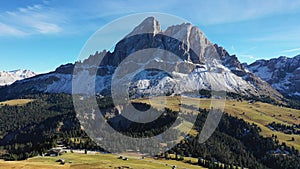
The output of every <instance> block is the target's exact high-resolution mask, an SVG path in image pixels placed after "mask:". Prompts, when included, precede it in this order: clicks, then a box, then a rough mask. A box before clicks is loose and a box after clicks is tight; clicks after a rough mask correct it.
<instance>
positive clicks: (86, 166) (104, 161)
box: [0, 153, 204, 169]
mask: <svg viewBox="0 0 300 169" xmlns="http://www.w3.org/2000/svg"><path fill="white" fill-rule="evenodd" d="M118 157H119V155H116V154H96V155H89V154H77V153H67V154H64V155H62V156H60V157H35V158H31V159H28V160H25V161H10V162H5V161H0V168H1V169H2V168H3V169H53V168H57V169H68V168H71V169H114V168H119V167H120V168H122V167H123V168H131V169H171V168H172V166H174V165H175V166H177V168H186V169H204V168H203V167H200V166H197V165H191V164H187V163H184V162H180V161H175V160H160V159H159V160H155V159H153V158H144V159H141V157H139V156H126V157H127V158H128V161H124V160H122V159H118ZM60 158H64V159H65V162H66V164H65V165H61V164H59V163H58V162H56V160H58V159H60ZM70 162H72V163H70Z"/></svg>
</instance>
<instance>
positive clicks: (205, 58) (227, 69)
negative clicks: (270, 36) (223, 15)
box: [0, 17, 300, 99]
mask: <svg viewBox="0 0 300 169" xmlns="http://www.w3.org/2000/svg"><path fill="white" fill-rule="evenodd" d="M99 48H100V47H99ZM149 48H151V49H162V50H165V51H171V52H172V53H173V54H175V55H177V56H179V57H180V61H176V63H175V64H174V62H172V61H171V60H167V61H165V60H164V58H167V57H168V56H169V55H168V54H165V53H164V54H163V55H160V54H158V52H157V51H155V52H154V53H153V54H155V55H157V56H156V57H155V58H154V59H151V60H145V59H144V58H142V57H141V58H139V59H136V61H135V62H128V63H125V66H126V67H127V68H133V67H135V66H136V65H142V68H143V67H144V68H145V67H147V65H149V64H150V65H151V64H152V65H158V66H159V65H175V66H174V70H173V71H172V73H171V74H166V72H162V71H158V70H144V71H141V72H140V73H138V74H136V75H135V76H134V77H132V76H131V74H130V73H128V75H125V76H123V77H121V78H120V79H118V81H117V83H118V84H119V85H124V84H125V83H124V82H125V81H126V80H127V79H131V83H130V86H129V89H130V94H131V95H133V96H135V97H139V96H141V95H149V94H162V93H170V92H171V93H172V92H173V93H184V92H191V91H197V90H200V89H206V90H210V89H212V86H223V88H225V89H226V90H227V91H229V92H233V93H238V94H241V95H247V96H262V95H263V96H270V97H272V98H275V99H280V98H282V97H283V96H282V94H283V95H285V96H290V97H292V96H297V95H298V94H299V93H300V89H299V87H297V86H299V71H300V68H299V56H297V57H295V58H293V59H287V58H283V57H281V58H278V59H272V60H270V61H263V60H260V61H257V62H255V63H253V64H250V65H243V64H241V63H240V61H239V60H238V58H237V57H236V56H235V55H230V54H229V53H228V52H227V51H226V50H225V49H224V48H222V47H220V46H218V45H217V44H214V43H211V42H210V41H209V40H208V39H207V38H206V37H205V35H204V33H203V32H202V31H201V30H200V29H199V28H198V27H196V26H193V25H191V24H190V23H183V24H180V25H173V26H170V27H168V28H167V29H166V30H161V28H160V25H159V22H158V21H157V20H156V19H155V18H153V17H149V18H146V19H145V20H144V21H143V22H142V23H141V24H140V25H138V26H137V27H136V28H135V29H134V30H133V31H132V32H130V33H129V34H128V35H127V36H125V37H124V38H123V39H122V40H120V41H119V42H118V43H117V45H116V47H115V49H114V51H113V52H109V51H102V52H97V53H96V54H94V55H91V56H90V57H89V58H87V59H86V60H84V61H82V62H77V65H76V69H77V70H75V72H74V76H73V70H74V67H75V64H71V63H70V64H67V65H62V66H60V67H58V68H57V69H56V70H55V71H53V72H50V73H46V74H41V75H38V76H35V77H32V78H29V79H24V80H21V81H17V82H15V83H14V84H12V85H10V86H7V87H2V88H0V95H1V96H2V98H1V99H8V98H14V97H19V96H22V95H27V94H33V93H41V92H47V93H72V78H73V79H74V80H75V81H79V82H80V83H82V88H77V90H76V91H74V92H76V93H85V91H86V90H87V89H88V88H89V87H90V86H93V85H91V83H95V81H93V78H92V74H93V72H94V73H96V74H97V76H96V86H95V90H96V91H95V92H96V93H99V94H102V95H110V94H111V93H110V92H111V90H110V88H111V85H112V84H111V80H112V75H113V74H114V72H115V71H116V69H117V67H118V66H119V64H121V62H122V61H123V60H124V59H125V58H126V57H128V56H129V55H131V54H133V53H135V52H137V51H140V50H142V49H149ZM163 57H164V58H163ZM102 58H103V60H102V62H101V63H100V64H99V63H97V61H98V60H99V59H102ZM218 58H219V59H218ZM143 59H144V60H143ZM284 60H286V61H284ZM295 62H296V63H297V64H295ZM287 64H288V65H289V66H287ZM186 70H188V71H186ZM265 71H266V72H269V73H266V74H264V73H263V72H265ZM270 72H271V73H270ZM282 79H285V81H284V82H283V80H282ZM266 81H267V82H268V83H267V82H266ZM270 84H271V85H272V86H271V85H270ZM285 86H289V87H285ZM275 89H276V90H275ZM277 90H278V91H279V92H280V93H279V92H278V91H277ZM90 91H92V90H90Z"/></svg>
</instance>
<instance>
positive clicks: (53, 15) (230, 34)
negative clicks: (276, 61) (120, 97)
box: [0, 0, 300, 73]
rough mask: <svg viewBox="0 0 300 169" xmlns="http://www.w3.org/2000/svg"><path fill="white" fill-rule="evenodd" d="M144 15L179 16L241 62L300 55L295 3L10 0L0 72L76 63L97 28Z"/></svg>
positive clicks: (3, 5)
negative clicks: (143, 13) (136, 14)
mask: <svg viewBox="0 0 300 169" xmlns="http://www.w3.org/2000/svg"><path fill="white" fill-rule="evenodd" d="M142 12H162V13H168V14H172V15H176V16H179V17H182V18H184V19H186V20H188V21H190V22H191V23H192V24H194V25H197V26H199V28H200V29H201V30H202V31H203V32H204V33H205V35H206V36H207V37H208V38H209V39H210V41H212V42H213V43H217V44H219V45H221V46H223V47H225V48H226V49H227V50H228V51H229V53H230V54H236V55H237V56H238V58H239V59H240V60H241V61H242V62H248V63H251V62H253V61H254V60H256V59H269V58H273V57H279V56H282V55H284V56H289V57H293V56H295V55H297V54H300V22H299V20H300V1H299V0H295V1H286V0H265V1H261V0H243V1H240V0H229V1H225V0H224V1H223V0H218V1H197V0H194V1H191V0H184V1H182V0H164V1H162V0H159V1H158V0H152V1H139V0H129V1H121V0H114V1H99V0H90V1H83V0H64V1H60V0H44V1H41V0H26V1H25V0H10V1H0V59H1V64H0V70H14V69H19V68H22V69H31V70H33V71H36V72H38V73H42V72H47V71H51V70H54V69H55V68H56V67H58V66H59V65H61V64H65V63H69V62H74V61H76V60H77V58H78V55H79V53H80V51H81V49H82V47H83V46H84V44H85V43H86V41H87V40H88V39H89V37H90V36H91V35H92V34H93V33H94V32H96V31H97V30H98V29H99V28H101V27H103V26H104V25H106V24H108V23H110V22H111V21H113V20H115V19H117V18H119V17H122V16H126V15H129V14H135V13H142ZM133 26H134V25H133ZM102 49H103V48H102V47H101V46H99V50H102Z"/></svg>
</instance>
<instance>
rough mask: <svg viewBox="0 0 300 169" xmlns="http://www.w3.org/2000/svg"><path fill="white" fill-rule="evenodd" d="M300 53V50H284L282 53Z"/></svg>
mask: <svg viewBox="0 0 300 169" xmlns="http://www.w3.org/2000/svg"><path fill="white" fill-rule="evenodd" d="M298 51H300V48H294V49H288V50H283V51H281V53H292V52H298Z"/></svg>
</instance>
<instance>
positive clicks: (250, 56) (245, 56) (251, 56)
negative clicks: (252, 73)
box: [238, 54, 255, 60]
mask: <svg viewBox="0 0 300 169" xmlns="http://www.w3.org/2000/svg"><path fill="white" fill-rule="evenodd" d="M238 56H239V57H244V58H248V59H252V60H253V59H255V57H254V56H253V55H243V54H240V55H238Z"/></svg>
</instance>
